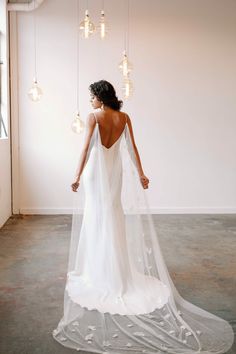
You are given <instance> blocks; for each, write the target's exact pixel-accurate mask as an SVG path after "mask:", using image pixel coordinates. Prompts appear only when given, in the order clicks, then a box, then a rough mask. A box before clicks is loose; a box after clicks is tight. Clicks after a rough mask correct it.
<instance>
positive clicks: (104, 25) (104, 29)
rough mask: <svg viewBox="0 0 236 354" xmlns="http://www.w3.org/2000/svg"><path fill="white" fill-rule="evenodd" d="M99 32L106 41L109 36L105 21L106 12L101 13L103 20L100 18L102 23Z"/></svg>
mask: <svg viewBox="0 0 236 354" xmlns="http://www.w3.org/2000/svg"><path fill="white" fill-rule="evenodd" d="M99 32H100V37H101V38H102V39H104V38H105V36H106V34H107V22H106V21H105V13H104V11H101V18H100V22H99Z"/></svg>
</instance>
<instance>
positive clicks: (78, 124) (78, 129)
mask: <svg viewBox="0 0 236 354" xmlns="http://www.w3.org/2000/svg"><path fill="white" fill-rule="evenodd" d="M84 127H85V124H84V122H83V120H82V119H81V118H80V114H79V112H78V113H77V115H76V118H75V119H74V120H73V122H72V124H71V129H72V130H73V132H74V133H76V134H80V133H82V131H83V130H84Z"/></svg>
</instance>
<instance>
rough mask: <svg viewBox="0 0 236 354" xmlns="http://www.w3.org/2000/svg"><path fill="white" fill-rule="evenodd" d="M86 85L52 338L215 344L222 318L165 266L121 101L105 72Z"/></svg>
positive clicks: (210, 348) (128, 349) (162, 346)
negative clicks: (182, 289)
mask: <svg viewBox="0 0 236 354" xmlns="http://www.w3.org/2000/svg"><path fill="white" fill-rule="evenodd" d="M89 89H90V94H91V103H92V106H93V108H94V109H95V112H94V113H91V114H89V116H88V118H87V122H86V134H85V140H84V145H83V150H82V153H81V156H80V160H79V165H78V168H77V171H76V179H75V181H74V182H73V183H72V185H71V188H72V191H73V192H76V193H74V195H73V197H74V200H73V215H72V228H71V239H70V250H69V259H68V269H67V280H66V285H65V292H64V311H63V317H62V318H61V320H60V321H59V323H58V325H57V328H56V329H54V330H53V337H54V339H55V340H56V341H58V342H59V343H60V344H62V345H64V346H65V347H68V348H72V349H75V350H78V351H79V350H81V351H87V352H89V353H117V354H118V353H134V354H136V353H150V354H152V353H160V354H161V353H172V354H183V353H184V354H190V353H205V354H206V353H215V354H216V353H225V352H226V351H228V350H229V349H230V348H231V346H232V344H233V340H234V333H233V330H232V327H231V326H230V324H229V323H228V322H227V321H225V320H224V319H222V318H220V317H217V316H215V315H213V314H211V313H209V312H207V311H205V310H203V309H201V308H199V307H197V306H195V305H194V304H192V303H190V302H188V301H186V300H185V299H184V298H183V297H182V296H181V295H180V294H179V292H178V291H177V289H176V287H175V285H174V283H173V282H172V279H171V277H170V275H169V272H168V269H167V267H166V264H165V261H164V259H163V256H162V252H161V249H160V245H159V241H158V233H157V230H156V227H155V226H154V222H153V218H152V214H151V212H150V210H149V206H148V201H147V195H146V193H147V192H148V190H149V188H148V187H149V179H148V178H147V177H146V176H145V174H144V172H143V168H142V164H141V160H140V156H139V152H138V149H137V146H136V143H135V138H134V133H133V128H132V123H131V119H130V117H129V116H128V115H127V114H126V113H124V112H121V111H120V109H121V106H122V101H120V100H118V98H117V96H116V92H115V89H114V87H113V86H112V85H111V84H110V83H109V82H108V81H105V80H100V81H98V82H95V83H93V84H91V85H90V87H89ZM97 109H100V110H99V111H98V110H97ZM144 190H146V191H144Z"/></svg>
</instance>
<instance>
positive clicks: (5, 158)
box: [0, 1, 11, 227]
mask: <svg viewBox="0 0 236 354" xmlns="http://www.w3.org/2000/svg"><path fill="white" fill-rule="evenodd" d="M7 28H8V21H7V10H6V1H0V32H1V34H0V35H1V58H0V59H1V61H2V62H3V64H2V65H1V72H2V76H1V83H0V84H1V92H2V105H1V111H2V115H3V119H4V122H5V125H6V129H7V130H8V137H6V138H3V139H0V227H1V226H2V225H3V224H4V223H5V222H6V221H7V219H8V218H9V216H10V215H11V159H10V132H9V128H8V125H9V89H8V87H9V86H8V85H9V81H8V76H9V66H8V42H7V34H8V33H7Z"/></svg>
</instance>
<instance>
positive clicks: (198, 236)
mask: <svg viewBox="0 0 236 354" xmlns="http://www.w3.org/2000/svg"><path fill="white" fill-rule="evenodd" d="M154 220H155V224H156V227H157V229H158V230H159V240H160V244H161V247H162V251H163V255H164V257H165V260H166V263H167V266H168V269H169V272H170V274H171V277H172V279H173V281H174V283H175V285H176V287H177V289H178V290H179V292H180V294H181V295H182V296H183V297H184V298H186V300H188V301H190V302H193V303H194V304H196V305H197V306H200V307H202V308H204V309H205V310H207V311H210V312H212V313H214V314H216V315H218V316H221V317H222V318H224V319H226V320H228V321H229V322H230V323H231V325H232V326H233V328H236V301H235V298H236V287H235V285H236V274H235V270H236V257H235V254H236V242H235V240H236V215H157V216H155V218H154ZM70 227H71V216H70V215H49V216H48V215H47V216H41V215H35V216H32V215H31V216H30V215H29V216H27V215H25V216H13V217H11V218H10V219H9V220H8V221H7V222H6V224H5V225H4V226H3V227H2V228H1V230H0V243H1V251H0V255H1V276H0V282H1V288H0V294H1V303H0V304H1V307H0V316H1V321H0V337H1V338H0V353H1V354H10V353H11V354H15V353H17V354H19V353H21V354H36V353H40V354H67V353H68V354H69V353H72V352H74V351H72V350H70V349H66V348H64V347H62V346H61V345H60V344H58V343H57V342H56V341H55V340H54V339H53V338H52V335H51V332H52V330H53V329H54V328H55V327H56V325H57V323H58V321H59V319H60V318H61V316H62V306H63V294H64V285H65V279H66V268H67V260H68V259H67V257H68V247H69V238H70ZM228 353H229V354H236V344H235V345H234V346H233V347H232V349H231V350H230V351H229V352H228Z"/></svg>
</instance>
